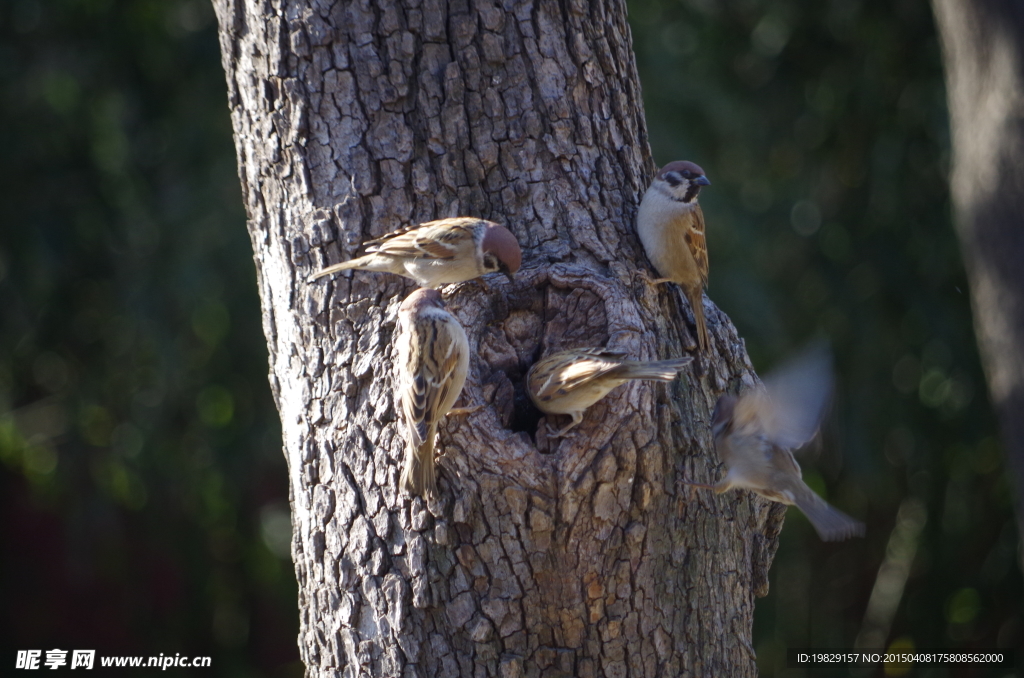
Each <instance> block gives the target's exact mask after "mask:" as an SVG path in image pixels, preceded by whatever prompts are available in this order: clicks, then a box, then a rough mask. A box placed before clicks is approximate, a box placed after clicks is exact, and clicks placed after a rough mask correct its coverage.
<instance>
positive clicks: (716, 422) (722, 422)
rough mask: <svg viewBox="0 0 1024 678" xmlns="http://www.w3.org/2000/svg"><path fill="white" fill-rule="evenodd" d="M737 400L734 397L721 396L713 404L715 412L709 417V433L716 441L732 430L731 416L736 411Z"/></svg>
mask: <svg viewBox="0 0 1024 678" xmlns="http://www.w3.org/2000/svg"><path fill="white" fill-rule="evenodd" d="M738 400H739V398H737V397H736V396H734V395H729V394H726V395H723V396H722V397H720V398H719V399H718V402H717V403H716V404H715V412H714V414H712V415H711V431H712V433H714V434H715V440H718V439H719V438H721V437H722V436H724V435H725V434H726V433H728V432H729V429H730V428H732V414H733V410H735V409H736V402H737V401H738Z"/></svg>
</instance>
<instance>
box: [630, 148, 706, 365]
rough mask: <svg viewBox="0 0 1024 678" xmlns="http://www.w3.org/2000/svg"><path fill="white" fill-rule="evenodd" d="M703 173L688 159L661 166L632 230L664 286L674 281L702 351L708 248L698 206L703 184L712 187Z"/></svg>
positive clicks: (701, 215)
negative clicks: (687, 304)
mask: <svg viewBox="0 0 1024 678" xmlns="http://www.w3.org/2000/svg"><path fill="white" fill-rule="evenodd" d="M710 185H711V182H710V181H708V179H707V177H705V176H704V170H702V169H701V168H700V167H698V166H697V165H695V164H694V163H692V162H690V161H688V160H677V161H675V162H670V163H669V164H667V165H665V166H664V167H662V168H661V171H659V172H658V174H657V176H655V177H654V181H653V182H652V183H651V185H650V187H649V188H648V189H647V192H646V193H644V197H643V200H641V201H640V211H639V213H638V214H637V217H636V231H637V234H638V235H639V236H640V242H642V243H643V244H644V250H645V251H646V252H647V258H648V259H650V260H651V263H652V264H654V268H655V269H657V271H658V275H660V276H661V278H658V279H657V280H654V281H653V282H654V283H655V284H658V283H663V282H674V283H678V284H679V286H680V287H682V288H683V292H684V293H685V294H686V298H687V299H688V300H689V302H690V308H692V309H693V318H694V320H695V321H696V323H697V343H698V345H699V346H700V350H701V351H702V352H706V351H707V350H708V346H709V345H710V344H711V341H710V339H709V338H708V328H707V325H706V324H705V323H704V301H703V298H702V293H703V290H704V288H705V287H707V284H708V246H707V242H705V240H704V213H703V212H701V211H700V205H698V204H697V194H698V193H700V188H701V186H710Z"/></svg>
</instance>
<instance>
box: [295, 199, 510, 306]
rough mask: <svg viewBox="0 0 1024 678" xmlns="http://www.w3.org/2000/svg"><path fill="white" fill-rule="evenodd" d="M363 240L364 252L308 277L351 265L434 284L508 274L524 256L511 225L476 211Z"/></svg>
mask: <svg viewBox="0 0 1024 678" xmlns="http://www.w3.org/2000/svg"><path fill="white" fill-rule="evenodd" d="M364 245H366V246H367V247H366V252H367V254H365V255H364V256H361V257H358V258H356V259H352V260H351V261H343V262H342V263H340V264H334V265H333V266H328V267H327V268H325V269H323V270H321V271H317V272H316V273H314V274H313V275H311V276H310V277H309V279H308V282H313V281H314V280H317V279H318V278H322V277H324V276H327V275H331V274H332V273H337V272H338V271H347V270H348V269H350V268H354V269H359V270H361V271H382V272H386V273H394V274H396V275H401V276H405V277H406V278H412V279H413V280H415V281H416V282H417V283H418V284H419V285H420V286H421V287H429V288H432V289H437V288H438V287H440V286H441V285H447V284H449V283H459V282H465V281H467V280H472V279H473V278H478V277H480V276H482V275H484V274H486V273H494V272H501V273H504V274H505V275H506V276H507V277H508V279H509V280H512V274H513V273H515V272H516V271H518V270H519V266H520V265H521V264H522V261H523V252H522V250H521V249H520V248H519V242H518V241H516V237H515V236H514V235H512V232H511V231H509V230H508V229H507V228H505V227H504V226H502V225H500V224H496V223H494V222H493V221H486V220H484V219H477V218H475V217H452V218H450V219H440V220H438V221H428V222H427V223H425V224H420V225H419V226H414V227H412V228H408V229H405V230H401V231H395V232H394V233H389V234H388V235H385V236H382V237H380V238H377V239H375V240H370V241H368V242H366V243H364Z"/></svg>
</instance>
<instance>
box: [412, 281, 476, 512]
mask: <svg viewBox="0 0 1024 678" xmlns="http://www.w3.org/2000/svg"><path fill="white" fill-rule="evenodd" d="M398 318H399V322H400V323H401V330H400V332H399V335H398V341H397V344H398V363H397V365H398V397H399V400H400V401H401V403H402V414H403V416H404V418H405V423H406V427H407V428H408V431H409V447H408V449H407V451H406V455H405V468H404V469H403V470H402V479H401V487H402V489H403V490H405V491H406V492H408V493H410V494H413V495H424V494H429V495H436V494H437V481H436V479H435V476H434V437H435V436H436V435H437V424H438V422H439V421H440V419H441V418H442V417H444V416H445V415H446V414H447V413H448V411H449V410H451V409H452V405H454V404H455V401H456V400H458V398H459V393H461V392H462V386H463V384H465V383H466V373H467V371H468V369H469V342H468V341H467V339H466V332H465V330H463V329H462V325H460V324H459V321H458V320H456V319H455V316H453V315H452V314H451V313H449V312H448V311H446V310H445V308H444V304H442V302H441V293H440V292H438V291H437V290H431V289H423V288H421V289H418V290H416V291H415V292H413V293H412V294H410V295H409V296H408V298H406V300H405V301H404V302H402V306H401V308H399V311H398Z"/></svg>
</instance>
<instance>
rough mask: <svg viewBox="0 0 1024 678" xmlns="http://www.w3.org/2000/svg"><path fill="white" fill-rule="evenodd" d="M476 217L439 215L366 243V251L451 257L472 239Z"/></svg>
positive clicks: (396, 254)
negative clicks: (461, 244) (433, 218)
mask: <svg viewBox="0 0 1024 678" xmlns="http://www.w3.org/2000/svg"><path fill="white" fill-rule="evenodd" d="M476 221H477V220H476V219H440V220H438V221H428V222H427V223H425V224H420V225H419V226H414V227H412V228H407V229H404V230H401V231H395V232H394V233H389V234H388V235H385V236H381V237H380V238H377V239H376V240H371V241H369V242H368V243H367V245H369V247H367V249H366V251H367V252H371V253H373V252H376V253H380V254H387V255H391V256H397V257H418V258H423V259H451V258H453V257H454V256H455V254H456V253H457V251H458V244H459V243H462V242H465V240H466V239H467V238H468V239H470V240H472V239H473V232H472V230H471V228H470V227H471V226H472V225H473V224H474V223H476Z"/></svg>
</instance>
